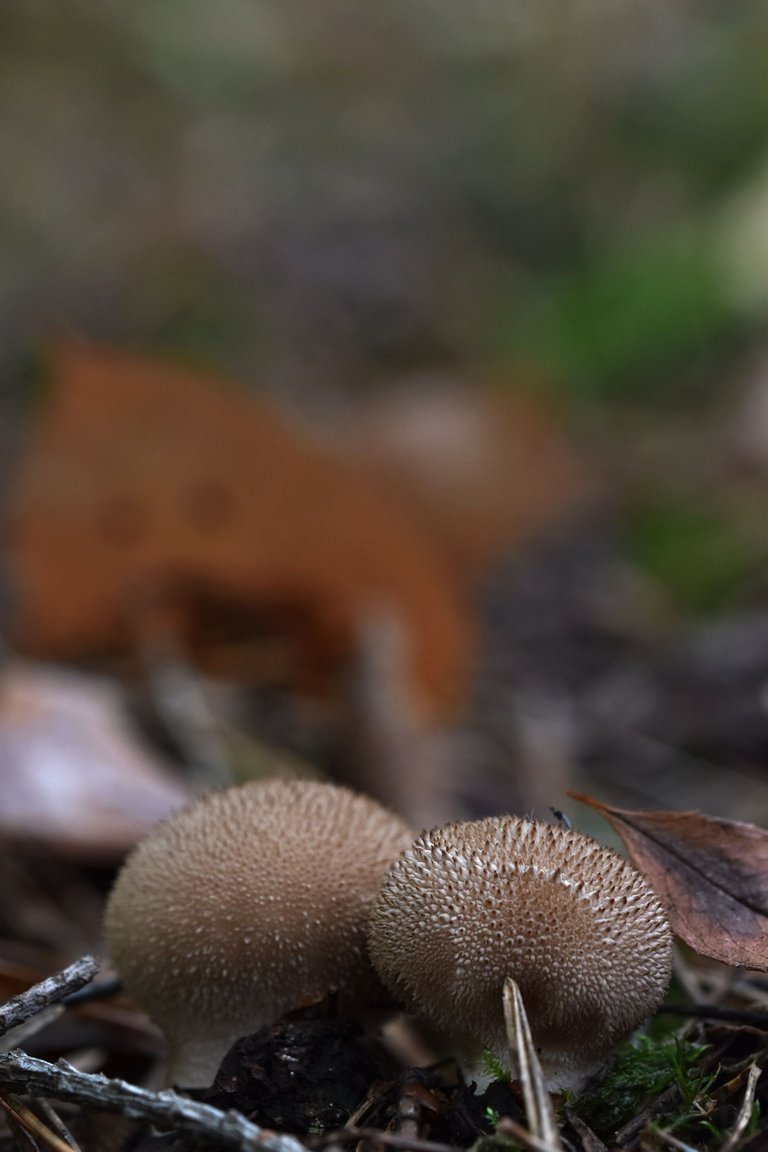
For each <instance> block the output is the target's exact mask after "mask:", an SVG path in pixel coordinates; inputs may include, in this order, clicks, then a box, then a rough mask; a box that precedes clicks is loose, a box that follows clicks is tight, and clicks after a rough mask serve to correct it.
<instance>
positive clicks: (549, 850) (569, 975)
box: [369, 816, 672, 1088]
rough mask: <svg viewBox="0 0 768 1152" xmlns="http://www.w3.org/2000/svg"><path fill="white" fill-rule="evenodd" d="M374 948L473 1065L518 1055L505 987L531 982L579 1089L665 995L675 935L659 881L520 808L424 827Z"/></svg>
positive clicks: (389, 882) (548, 1048) (548, 1046)
mask: <svg viewBox="0 0 768 1152" xmlns="http://www.w3.org/2000/svg"><path fill="white" fill-rule="evenodd" d="M369 948H370V952H371V956H372V959H373V962H374V964H375V966H376V967H377V969H378V971H379V973H380V974H381V976H382V978H383V979H384V980H385V982H386V983H387V984H388V985H389V987H390V988H391V990H392V991H393V992H395V993H396V994H397V995H399V997H400V998H401V1000H403V1001H404V1002H405V1004H406V1005H407V1006H408V1007H410V1008H411V1009H412V1010H414V1011H416V1012H418V1013H420V1014H421V1015H423V1016H424V1017H425V1018H426V1019H428V1020H430V1021H431V1022H432V1023H433V1024H435V1025H436V1026H437V1027H438V1028H440V1029H441V1030H443V1031H444V1032H445V1033H446V1034H447V1035H448V1036H450V1037H451V1038H452V1039H453V1041H454V1043H455V1044H456V1046H457V1050H458V1052H459V1053H460V1054H461V1055H462V1056H463V1057H464V1058H465V1060H466V1061H467V1062H468V1063H469V1064H470V1066H471V1065H472V1063H473V1062H475V1061H477V1060H478V1059H479V1056H480V1054H481V1052H482V1050H483V1049H484V1048H488V1049H490V1050H491V1051H492V1052H493V1053H494V1054H495V1055H496V1056H497V1057H498V1058H499V1060H500V1061H501V1062H502V1064H504V1065H506V1066H509V1050H508V1047H507V1041H506V1034H505V1026H504V1012H503V1002H502V986H503V982H504V978H505V977H507V976H511V977H513V978H514V979H515V980H516V981H517V983H518V984H519V986H520V990H521V993H522V997H523V1001H524V1004H525V1007H526V1010H527V1013H528V1018H529V1021H530V1025H531V1032H532V1035H533V1039H534V1043H535V1044H536V1045H537V1048H538V1049H539V1051H540V1059H541V1063H542V1067H543V1069H544V1072H545V1075H546V1076H547V1079H548V1082H549V1085H550V1087H553V1088H566V1087H567V1088H575V1087H577V1086H579V1084H580V1083H581V1082H582V1081H583V1080H584V1078H585V1077H586V1076H587V1075H588V1074H589V1073H590V1072H591V1071H593V1070H594V1069H595V1068H596V1067H598V1066H599V1065H600V1064H601V1063H602V1062H603V1061H604V1059H605V1058H606V1056H607V1055H608V1054H609V1053H610V1051H611V1049H612V1048H613V1047H614V1045H615V1044H616V1043H617V1042H618V1041H619V1040H621V1039H622V1038H623V1037H624V1036H626V1035H628V1033H629V1032H631V1031H632V1030H633V1029H634V1028H636V1027H637V1026H638V1025H639V1024H640V1023H641V1022H642V1021H643V1020H644V1019H645V1018H646V1017H647V1016H649V1015H650V1014H651V1013H652V1012H653V1011H654V1010H655V1009H656V1008H657V1007H658V1005H659V1003H660V1001H661V999H662V997H663V995H664V991H665V989H666V986H667V984H668V983H669V978H670V973H671V961H672V937H671V933H670V930H669V927H668V926H667V922H666V919H665V916H664V913H663V911H662V908H661V905H660V903H659V901H658V899H657V898H656V896H655V895H654V893H653V892H652V890H651V889H650V887H649V886H648V884H647V883H646V882H645V880H644V879H643V878H642V877H641V876H640V875H639V874H638V873H637V872H636V871H635V870H634V869H633V868H632V867H631V866H630V865H629V864H627V863H626V861H624V860H623V859H622V858H621V857H620V856H617V855H616V854H615V853H614V852H611V851H609V850H608V849H607V848H603V847H601V846H600V845H599V844H597V843H595V842H594V841H593V840H590V839H589V838H588V837H586V836H582V835H580V834H579V833H578V832H573V831H571V830H570V829H566V828H562V827H559V826H557V825H549V824H538V823H532V822H531V821H529V820H521V819H516V818H514V817H509V816H507V817H498V818H497V817H492V818H490V819H486V820H478V821H475V822H472V823H465V824H451V825H448V826H447V827H445V828H439V829H437V830H435V831H433V832H429V833H425V834H424V835H423V836H420V837H419V839H418V840H417V841H416V842H415V844H414V845H413V846H412V847H411V848H409V849H408V850H407V851H406V852H404V853H403V855H402V856H401V857H400V859H399V860H398V861H397V862H396V863H395V864H393V866H392V868H391V869H390V870H389V872H388V874H387V877H386V879H385V880H384V883H383V886H382V890H381V894H380V896H379V899H378V902H377V904H376V908H375V911H374V914H373V918H372V924H371V934H370V938H369Z"/></svg>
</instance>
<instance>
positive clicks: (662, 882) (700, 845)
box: [568, 792, 768, 971]
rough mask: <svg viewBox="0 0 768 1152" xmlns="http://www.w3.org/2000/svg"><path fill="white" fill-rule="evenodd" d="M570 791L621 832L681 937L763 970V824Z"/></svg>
mask: <svg viewBox="0 0 768 1152" xmlns="http://www.w3.org/2000/svg"><path fill="white" fill-rule="evenodd" d="M568 795H569V796H571V797H572V798H573V799H574V800H578V801H580V802H581V803H582V804H588V805H590V807H592V808H595V809H596V810H597V811H598V812H599V813H600V814H601V816H604V817H605V819H606V820H607V821H608V822H609V824H610V825H611V827H612V828H614V829H615V831H616V832H617V833H618V835H619V836H621V838H622V840H623V841H624V844H625V845H626V847H627V851H628V852H629V855H630V856H631V858H632V860H633V862H634V864H635V865H636V867H637V868H638V869H639V870H640V871H641V872H642V873H643V875H644V876H645V877H646V878H647V880H648V881H649V883H650V884H651V886H652V887H653V889H654V891H655V892H656V894H657V895H658V897H659V899H660V900H661V901H662V902H663V904H664V905H665V907H666V909H667V914H668V916H669V921H670V924H671V926H672V929H673V931H674V932H675V933H676V934H677V935H678V936H679V937H680V938H681V939H682V940H684V941H685V943H686V944H690V946H691V947H692V948H694V949H695V950H696V951H697V952H700V953H701V954H702V955H703V956H710V957H711V958H712V959H714V960H720V961H722V962H723V963H724V964H734V965H744V966H746V967H749V968H760V969H762V970H763V971H768V832H767V831H765V830H764V829H762V828H758V827H756V826H755V825H754V824H746V823H742V822H741V821H737V820H721V819H719V818H718V817H714V816H705V815H704V814H703V813H701V812H632V811H628V810H626V809H624V808H614V807H611V806H609V805H607V804H602V803H600V801H599V800H595V799H593V798H592V797H591V796H585V795H583V794H582V793H579V792H569V793H568Z"/></svg>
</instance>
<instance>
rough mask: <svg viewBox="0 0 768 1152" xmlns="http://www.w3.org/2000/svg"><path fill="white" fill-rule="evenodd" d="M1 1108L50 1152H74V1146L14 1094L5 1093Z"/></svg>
mask: <svg viewBox="0 0 768 1152" xmlns="http://www.w3.org/2000/svg"><path fill="white" fill-rule="evenodd" d="M0 1107H2V1108H3V1109H4V1110H5V1112H7V1114H8V1115H9V1116H11V1117H13V1119H14V1120H15V1121H16V1123H17V1124H18V1125H19V1127H20V1128H21V1129H22V1130H23V1131H24V1132H26V1134H27V1136H30V1137H31V1138H32V1139H33V1140H41V1141H42V1142H43V1144H45V1146H46V1148H48V1149H50V1152H72V1145H71V1144H67V1143H66V1141H64V1140H62V1138H61V1137H60V1136H57V1135H56V1133H55V1132H51V1130H50V1128H49V1127H48V1126H47V1125H46V1124H44V1123H43V1121H42V1120H41V1119H40V1117H39V1116H36V1115H35V1113H34V1112H33V1111H32V1110H31V1109H30V1108H28V1107H27V1105H26V1104H25V1103H24V1102H23V1101H22V1100H19V1098H18V1097H17V1096H15V1095H14V1093H13V1092H4V1093H2V1095H0Z"/></svg>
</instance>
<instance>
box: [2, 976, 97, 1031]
mask: <svg viewBox="0 0 768 1152" xmlns="http://www.w3.org/2000/svg"><path fill="white" fill-rule="evenodd" d="M98 970H99V965H98V964H97V962H96V961H95V960H94V958H93V956H82V957H81V958H80V959H79V960H75V962H74V964H70V965H69V967H68V968H65V969H64V970H63V971H62V972H58V973H57V974H56V975H55V976H49V977H48V978H47V980H41V981H40V983H39V984H33V986H32V987H31V988H28V989H27V990H26V992H22V993H21V995H20V996H14V998H13V999H12V1000H9V1001H8V1002H7V1003H6V1004H3V1006H2V1007H0V1036H4V1035H5V1033H6V1032H8V1031H10V1029H11V1028H16V1027H18V1025H19V1024H23V1023H24V1021H25V1020H29V1018H30V1017H31V1016H35V1015H36V1014H37V1013H38V1012H42V1010H43V1009H44V1008H48V1007H49V1006H50V1005H51V1004H56V1003H58V1001H60V1000H61V999H62V998H63V997H64V996H68V995H69V994H70V993H71V992H77V990H78V989H79V988H82V987H83V986H84V985H86V984H87V983H88V982H89V981H90V980H92V979H93V977H94V976H95V975H96V973H97V972H98Z"/></svg>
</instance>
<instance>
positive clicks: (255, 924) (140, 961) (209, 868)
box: [106, 780, 413, 1086]
mask: <svg viewBox="0 0 768 1152" xmlns="http://www.w3.org/2000/svg"><path fill="white" fill-rule="evenodd" d="M412 839H413V834H412V833H411V832H410V831H409V830H408V828H407V827H406V825H405V824H404V823H403V822H402V821H401V820H400V819H399V818H398V817H397V816H394V815H392V814H391V813H389V812H387V811H386V810H385V809H383V808H382V807H380V805H378V804H376V803H374V801H372V800H369V799H367V798H366V797H364V796H358V795H355V794H354V793H352V792H350V791H348V790H347V789H346V788H336V787H334V786H333V785H330V784H322V783H318V782H315V781H306V780H304V781H302V780H296V781H281V780H270V781H267V782H263V783H262V782H253V783H250V784H245V785H242V786H241V787H236V788H228V789H225V790H224V791H221V792H212V793H210V794H208V795H206V796H204V797H202V798H201V799H200V800H198V801H196V802H195V803H194V804H192V805H191V806H190V807H188V808H186V809H184V810H183V811H182V812H180V813H179V814H178V815H176V816H174V817H173V818H172V819H170V820H168V821H167V822H166V823H163V824H161V825H159V826H158V827H157V828H156V829H154V830H153V831H152V832H151V833H150V835H149V836H148V837H147V838H146V839H145V840H144V841H142V842H141V843H140V844H139V846H138V847H137V848H136V849H135V851H134V852H133V854H132V855H131V856H130V857H129V858H128V860H127V862H126V864H125V865H124V867H123V870H122V871H121V873H120V875H119V876H118V878H117V881H116V883H115V886H114V889H113V891H112V894H111V896H110V899H109V904H108V906H107V912H106V933H107V940H108V945H109V950H110V953H111V956H112V960H113V963H114V965H115V967H116V968H117V971H118V973H119V974H120V976H121V978H122V980H123V982H124V984H125V987H126V989H127V991H128V992H129V993H130V994H131V995H132V996H133V997H134V998H135V999H136V1000H137V1002H138V1003H139V1004H141V1005H142V1007H143V1008H145V1009H146V1011H147V1012H148V1013H149V1015H150V1016H151V1017H152V1019H153V1020H154V1021H155V1023H156V1024H158V1026H159V1027H160V1028H161V1029H162V1031H163V1032H164V1033H165V1035H166V1038H167V1040H168V1045H169V1053H170V1067H169V1078H170V1079H172V1080H174V1081H175V1082H178V1083H183V1084H185V1085H188V1086H202V1085H204V1084H207V1083H210V1081H211V1080H212V1078H213V1076H214V1074H215V1072H216V1069H217V1067H218V1064H219V1062H220V1060H221V1058H222V1057H223V1055H224V1054H225V1053H226V1051H227V1049H228V1048H229V1047H230V1045H231V1044H232V1043H234V1041H235V1040H236V1039H238V1037H240V1036H244V1035H246V1034H248V1033H250V1032H254V1031H256V1030H257V1029H258V1028H261V1027H263V1026H264V1025H265V1024H269V1023H271V1022H272V1021H274V1020H276V1019H277V1018H278V1017H279V1016H280V1015H282V1014H283V1013H284V1012H286V1011H288V1010H289V1009H291V1008H297V1007H299V1006H300V1005H301V1004H302V1002H303V1001H305V1000H309V999H319V998H320V997H322V996H323V995H324V994H325V993H326V992H327V991H328V990H329V989H331V988H340V989H341V990H342V991H343V992H344V993H345V994H349V995H350V996H352V997H355V996H358V995H359V996H363V997H364V996H365V994H366V990H367V991H370V990H371V989H372V987H373V986H374V985H376V984H377V983H378V982H377V980H376V977H375V974H374V973H373V971H372V969H371V967H370V962H369V960H368V956H367V951H366V945H365V937H366V931H367V928H368V921H369V917H370V911H371V906H372V903H373V901H374V899H375V897H376V895H377V892H378V889H379V885H380V883H381V879H382V877H383V875H384V873H385V872H386V870H387V868H388V867H389V865H390V864H391V863H392V861H393V860H394V859H396V857H397V855H398V853H399V852H401V851H402V850H403V849H404V848H405V847H406V846H407V845H408V844H410V843H411V841H412Z"/></svg>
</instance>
